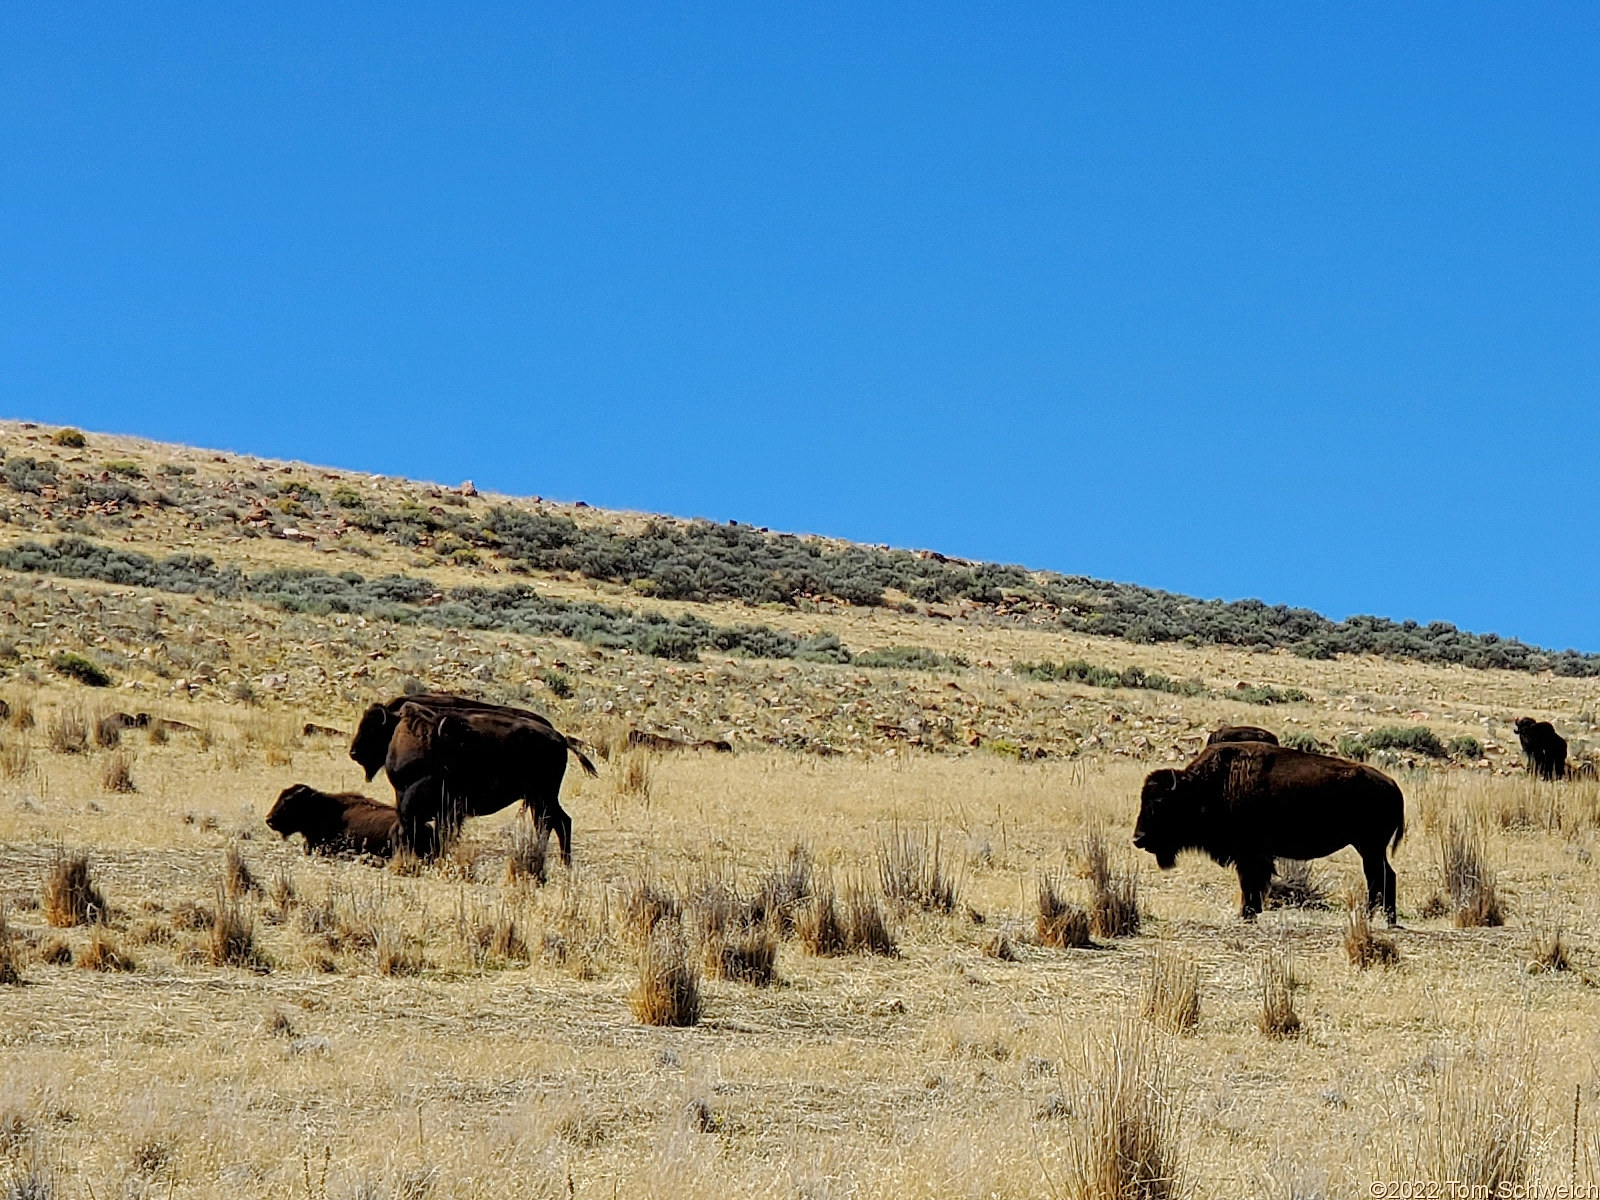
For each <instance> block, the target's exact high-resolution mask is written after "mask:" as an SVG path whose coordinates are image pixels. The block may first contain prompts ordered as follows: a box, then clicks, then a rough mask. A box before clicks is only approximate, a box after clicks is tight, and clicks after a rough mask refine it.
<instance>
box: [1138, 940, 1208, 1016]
mask: <svg viewBox="0 0 1600 1200" xmlns="http://www.w3.org/2000/svg"><path fill="white" fill-rule="evenodd" d="M1143 1014H1144V1019H1145V1020H1147V1021H1149V1022H1150V1023H1151V1024H1152V1025H1154V1026H1156V1028H1158V1029H1164V1030H1166V1031H1167V1032H1168V1033H1193V1032H1194V1031H1195V1030H1196V1029H1198V1028H1199V1026H1200V973H1199V971H1197V970H1196V969H1195V965H1194V963H1192V962H1190V961H1189V960H1188V959H1185V958H1183V957H1182V956H1180V955H1179V954H1178V953H1177V952H1176V951H1174V950H1163V951H1160V952H1158V953H1156V954H1154V955H1152V956H1151V958H1150V970H1149V972H1148V973H1147V974H1146V976H1145V987H1144V1008H1143Z"/></svg>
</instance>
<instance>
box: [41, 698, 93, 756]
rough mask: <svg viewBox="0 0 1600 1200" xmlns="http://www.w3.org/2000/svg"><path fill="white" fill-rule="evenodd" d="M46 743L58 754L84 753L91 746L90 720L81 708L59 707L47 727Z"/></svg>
mask: <svg viewBox="0 0 1600 1200" xmlns="http://www.w3.org/2000/svg"><path fill="white" fill-rule="evenodd" d="M45 744H46V745H48V746H49V747H50V749H51V750H53V751H55V752H56V753H57V754H82V753H83V752H84V751H86V750H88V748H89V722H88V719H87V718H85V717H84V715H83V710H82V709H80V708H72V707H66V708H58V709H57V710H56V712H55V715H54V716H52V717H51V718H50V724H49V725H48V726H46V728H45Z"/></svg>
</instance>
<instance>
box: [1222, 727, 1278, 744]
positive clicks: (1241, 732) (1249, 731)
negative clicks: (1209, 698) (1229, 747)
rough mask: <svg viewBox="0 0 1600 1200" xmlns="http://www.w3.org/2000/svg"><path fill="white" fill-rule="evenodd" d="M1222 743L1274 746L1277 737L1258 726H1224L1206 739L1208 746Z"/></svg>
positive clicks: (1270, 731)
mask: <svg viewBox="0 0 1600 1200" xmlns="http://www.w3.org/2000/svg"><path fill="white" fill-rule="evenodd" d="M1222 742H1265V743H1266V744H1267V745H1269V746H1276V745H1277V744H1278V735H1277V734H1275V733H1273V732H1272V730H1270V729H1263V728H1261V726H1259V725H1224V726H1223V727H1222V728H1221V729H1216V730H1213V731H1212V733H1211V736H1210V737H1208V738H1206V745H1208V746H1215V745H1218V744H1220V743H1222Z"/></svg>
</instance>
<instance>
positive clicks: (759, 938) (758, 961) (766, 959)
mask: <svg viewBox="0 0 1600 1200" xmlns="http://www.w3.org/2000/svg"><path fill="white" fill-rule="evenodd" d="M706 965H707V968H708V969H709V970H710V971H711V972H712V973H713V974H714V975H716V977H717V978H719V979H727V980H731V981H733V982H734V983H748V984H752V985H754V986H755V987H770V986H771V985H772V984H773V983H774V982H776V981H777V978H778V937H777V935H776V934H775V933H773V932H772V929H771V928H770V927H769V926H767V925H754V926H749V925H747V926H744V927H742V928H740V929H737V930H734V931H732V932H731V933H727V934H725V935H724V936H723V937H722V939H721V940H720V941H719V942H717V943H715V947H714V953H710V954H708V956H707V964H706Z"/></svg>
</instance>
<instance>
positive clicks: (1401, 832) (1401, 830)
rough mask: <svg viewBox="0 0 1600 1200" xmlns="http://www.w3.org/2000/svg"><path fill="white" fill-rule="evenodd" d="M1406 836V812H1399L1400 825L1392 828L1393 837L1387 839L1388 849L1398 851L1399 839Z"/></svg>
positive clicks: (1402, 809)
mask: <svg viewBox="0 0 1600 1200" xmlns="http://www.w3.org/2000/svg"><path fill="white" fill-rule="evenodd" d="M1405 835H1406V810H1405V809H1404V808H1401V810H1400V823H1399V824H1398V825H1396V826H1395V827H1394V836H1393V837H1392V838H1390V839H1389V849H1390V850H1398V849H1400V839H1401V838H1403V837H1405Z"/></svg>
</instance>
